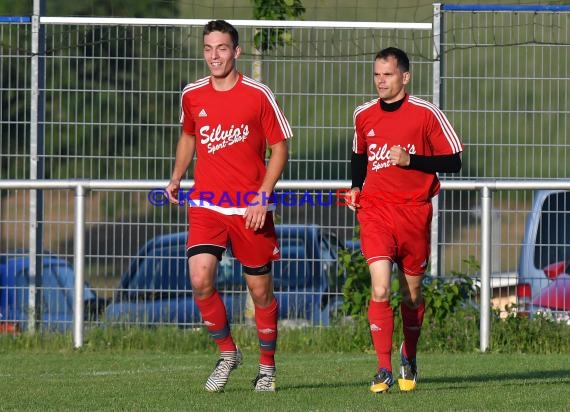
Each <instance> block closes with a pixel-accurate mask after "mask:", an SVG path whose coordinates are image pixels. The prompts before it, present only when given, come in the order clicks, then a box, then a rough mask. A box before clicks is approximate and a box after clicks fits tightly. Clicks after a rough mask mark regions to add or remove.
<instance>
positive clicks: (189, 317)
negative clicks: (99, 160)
mask: <svg viewBox="0 0 570 412" xmlns="http://www.w3.org/2000/svg"><path fill="white" fill-rule="evenodd" d="M276 232H277V236H278V239H279V243H280V249H281V260H280V261H277V262H274V263H273V269H272V273H273V277H274V289H275V296H276V298H277V300H278V302H279V317H280V319H289V320H295V321H298V320H304V321H308V322H310V323H313V324H320V325H328V324H329V322H330V315H331V313H334V312H335V311H336V310H337V309H338V308H339V307H340V305H341V300H342V291H341V288H342V282H343V278H342V277H339V276H338V263H337V262H338V250H339V248H341V247H344V246H343V244H342V243H341V242H340V241H339V240H338V238H337V237H336V235H335V234H334V233H332V232H328V231H325V230H323V229H322V228H320V227H319V226H317V225H276ZM186 238H187V233H186V232H180V233H174V234H169V235H163V236H158V237H156V238H153V239H151V240H150V241H148V242H147V243H146V244H145V245H144V246H143V247H142V248H141V249H140V251H139V252H138V253H137V256H136V257H134V258H133V259H132V261H131V264H130V266H129V268H128V270H127V271H126V272H125V273H124V275H123V276H122V277H121V280H120V283H119V286H118V288H117V291H116V293H115V297H114V299H113V301H112V302H111V303H110V304H109V305H108V306H107V308H106V310H105V317H106V318H107V319H108V320H110V321H113V322H116V321H120V322H126V323H137V324H163V323H173V324H177V325H179V326H194V325H196V324H199V323H200V322H201V318H200V313H199V311H198V308H197V306H196V304H195V302H194V300H193V298H192V290H191V286H190V281H189V274H188V264H187V259H186ZM242 272H243V271H242V267H241V265H240V264H239V262H238V261H237V260H235V259H234V258H233V256H232V254H231V249H230V248H228V250H227V251H226V253H225V254H224V256H223V259H222V261H221V262H220V265H219V267H218V273H217V278H216V287H217V289H218V290H219V291H220V292H221V296H222V299H223V301H224V303H225V305H226V308H227V314H228V318H229V320H230V321H242V320H244V319H245V309H246V297H247V290H246V285H245V281H244V280H243V274H242Z"/></svg>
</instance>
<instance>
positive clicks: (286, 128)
mask: <svg viewBox="0 0 570 412" xmlns="http://www.w3.org/2000/svg"><path fill="white" fill-rule="evenodd" d="M243 84H245V85H247V86H250V87H253V88H255V89H258V90H260V91H261V92H262V93H263V94H264V95H265V97H267V100H268V101H269V103H270V104H271V107H273V111H274V113H275V117H276V118H277V122H278V123H279V127H280V128H281V133H283V136H284V137H285V139H289V138H290V137H292V136H293V131H292V130H291V126H290V125H289V122H288V121H287V118H285V115H284V114H283V112H282V111H281V109H280V108H279V105H278V104H277V101H276V100H275V96H274V95H273V92H272V91H271V89H269V87H267V86H266V85H264V84H263V83H260V82H258V81H255V80H253V79H250V78H249V77H246V76H243Z"/></svg>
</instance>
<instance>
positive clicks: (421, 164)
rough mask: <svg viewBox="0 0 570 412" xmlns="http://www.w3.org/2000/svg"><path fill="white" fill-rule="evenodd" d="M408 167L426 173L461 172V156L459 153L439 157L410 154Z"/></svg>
mask: <svg viewBox="0 0 570 412" xmlns="http://www.w3.org/2000/svg"><path fill="white" fill-rule="evenodd" d="M408 167H409V168H410V169H414V170H420V171H422V172H426V173H438V172H439V173H457V172H459V171H460V170H461V156H460V154H459V153H454V154H450V155H440V156H421V155H415V154H410V165H409V166H408Z"/></svg>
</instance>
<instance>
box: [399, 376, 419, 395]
mask: <svg viewBox="0 0 570 412" xmlns="http://www.w3.org/2000/svg"><path fill="white" fill-rule="evenodd" d="M398 386H399V387H400V390H401V391H402V392H411V391H413V390H414V389H416V380H415V379H402V378H400V379H398Z"/></svg>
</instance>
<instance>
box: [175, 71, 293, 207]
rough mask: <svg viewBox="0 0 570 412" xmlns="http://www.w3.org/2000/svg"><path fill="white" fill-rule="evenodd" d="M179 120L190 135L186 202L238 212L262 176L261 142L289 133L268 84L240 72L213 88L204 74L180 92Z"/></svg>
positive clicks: (263, 149) (275, 140) (283, 137)
mask: <svg viewBox="0 0 570 412" xmlns="http://www.w3.org/2000/svg"><path fill="white" fill-rule="evenodd" d="M180 123H182V129H183V130H184V132H185V133H187V134H189V135H193V136H195V137H196V156H197V159H196V165H195V167H194V191H193V192H192V193H191V195H190V198H191V199H192V200H193V202H192V203H191V204H190V205H191V206H202V207H207V208H209V209H213V210H216V211H218V212H220V213H223V214H227V215H231V214H244V213H245V209H246V207H247V206H248V204H249V203H250V202H251V199H252V198H253V197H254V196H255V195H256V194H257V190H258V189H259V187H260V186H261V183H262V181H263V179H264V177H265V173H266V166H265V154H266V149H267V143H269V145H273V144H276V143H279V142H280V141H283V140H286V139H288V138H290V137H291V136H292V132H291V127H290V126H289V122H288V121H287V119H286V118H285V116H284V115H283V112H282V111H281V109H280V108H279V106H278V104H277V102H276V100H275V97H274V95H273V93H272V92H271V90H270V89H269V88H268V87H267V86H265V85H264V84H262V83H260V82H257V81H255V80H253V79H250V78H248V77H246V76H243V75H242V74H241V73H240V75H239V79H238V81H237V83H236V84H235V86H234V87H233V88H232V89H231V90H227V91H217V90H215V89H214V88H213V87H212V83H211V80H210V77H205V78H203V79H200V80H197V81H196V82H194V83H191V84H189V85H188V86H186V87H185V88H184V90H183V92H182V98H181V112H180Z"/></svg>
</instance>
